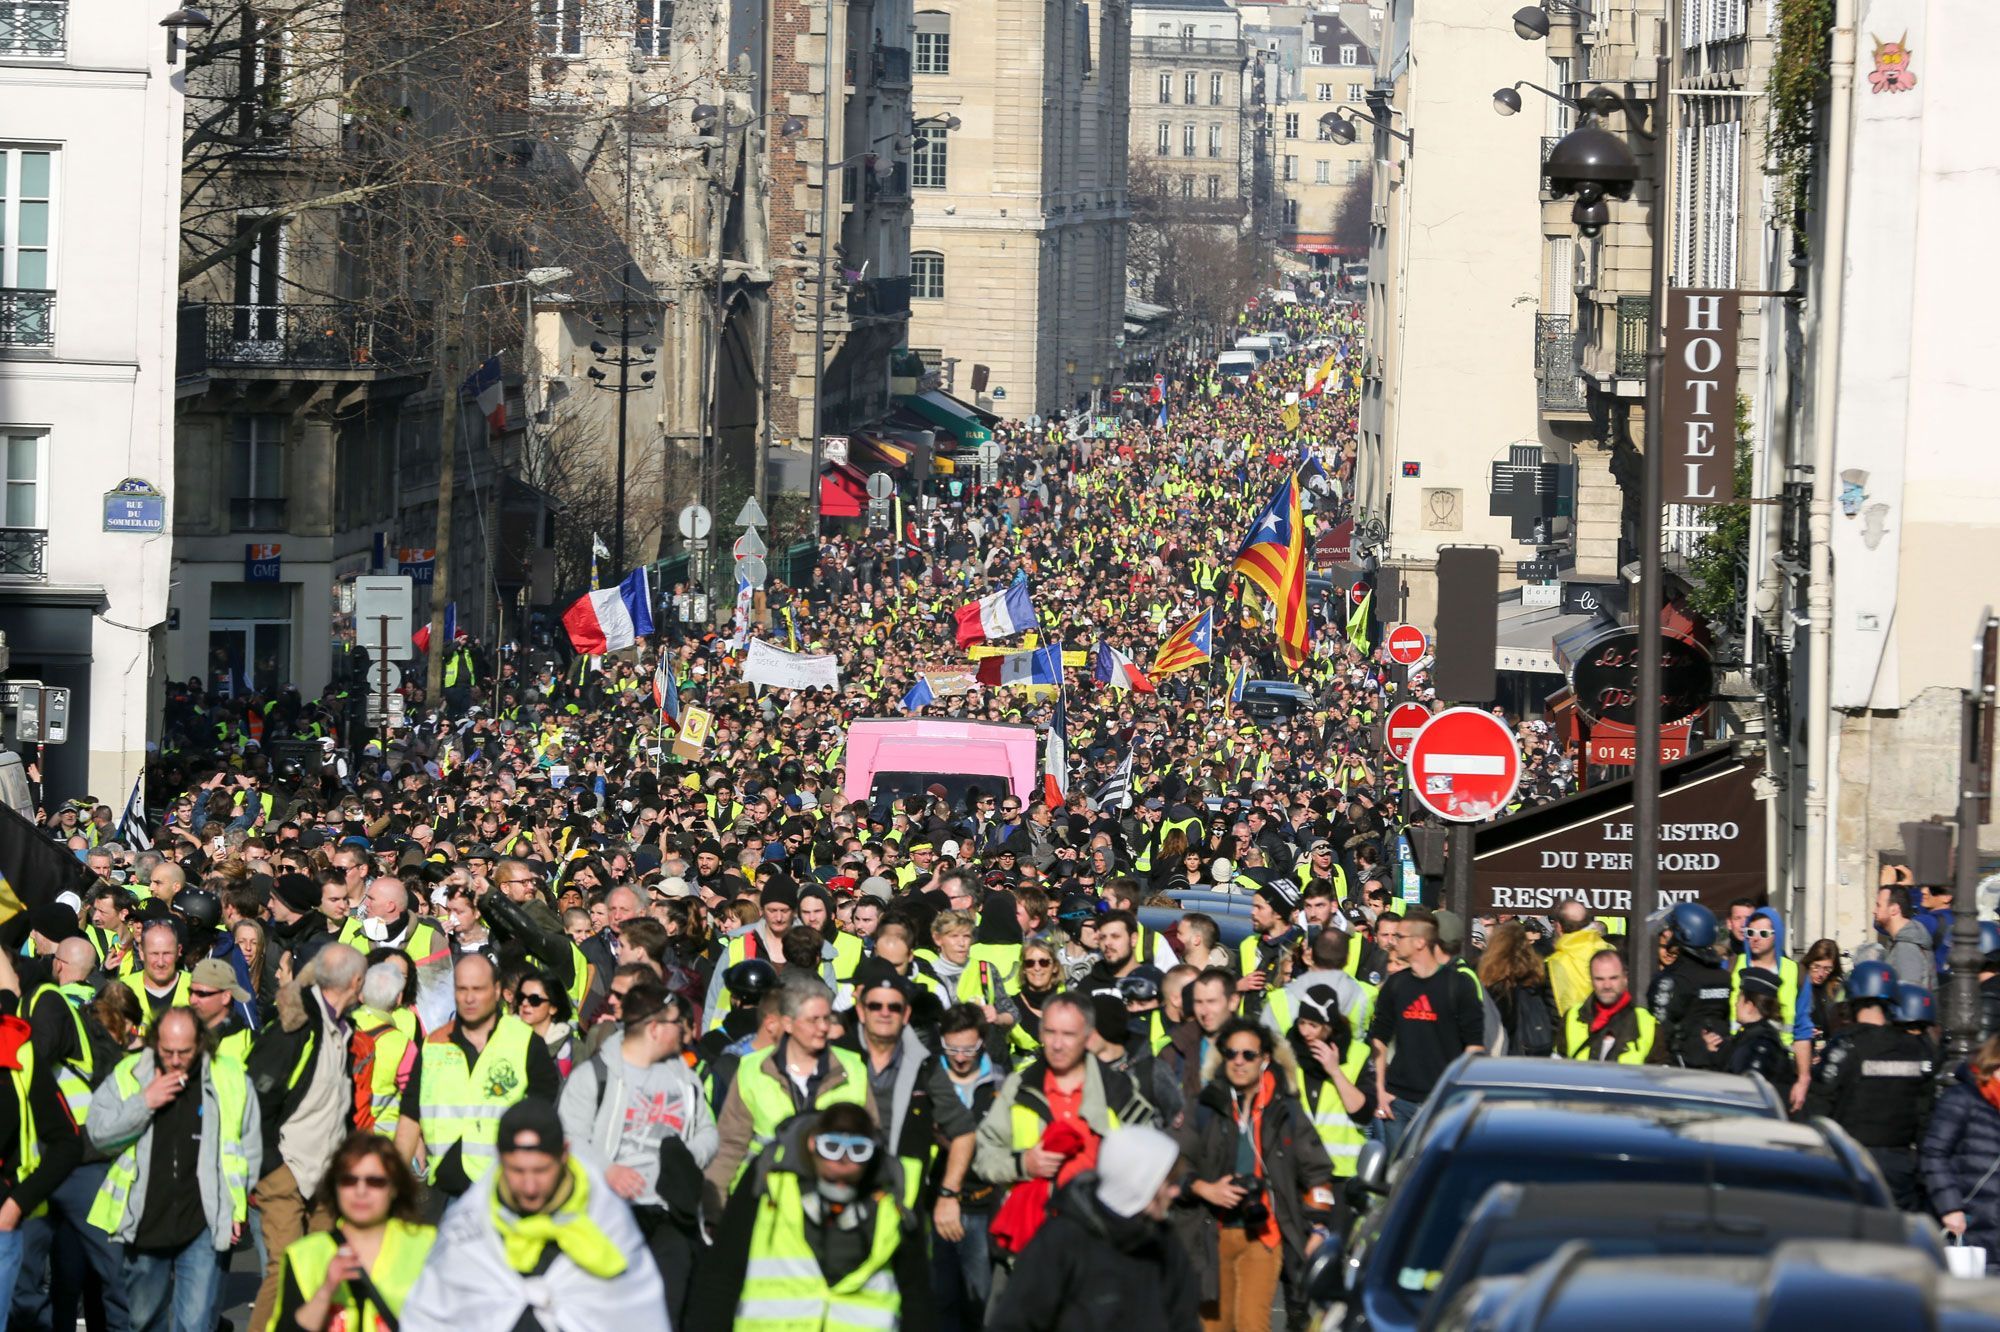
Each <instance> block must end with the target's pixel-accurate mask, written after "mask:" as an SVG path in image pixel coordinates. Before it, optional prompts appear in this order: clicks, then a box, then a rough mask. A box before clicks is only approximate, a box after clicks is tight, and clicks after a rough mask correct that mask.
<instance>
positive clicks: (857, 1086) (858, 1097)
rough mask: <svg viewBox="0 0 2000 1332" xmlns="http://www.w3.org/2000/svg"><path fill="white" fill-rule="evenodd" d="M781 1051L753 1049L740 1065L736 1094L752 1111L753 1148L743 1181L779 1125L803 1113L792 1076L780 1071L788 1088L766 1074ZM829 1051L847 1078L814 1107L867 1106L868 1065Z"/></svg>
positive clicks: (855, 1056) (738, 1173) (844, 1053)
mask: <svg viewBox="0 0 2000 1332" xmlns="http://www.w3.org/2000/svg"><path fill="white" fill-rule="evenodd" d="M777 1048H778V1047H777V1046H775V1045H767V1046H765V1047H764V1048H763V1049H761V1050H753V1051H751V1052H750V1053H749V1054H747V1055H744V1056H743V1058H742V1060H741V1062H739V1063H738V1064H737V1065H736V1095H737V1096H738V1097H739V1098H741V1099H742V1101H743V1108H744V1109H745V1110H748V1111H749V1112H750V1149H749V1150H748V1151H747V1152H745V1153H744V1154H743V1164H742V1165H739V1166H738V1167H736V1179H739V1180H740V1179H742V1178H743V1172H744V1171H745V1170H747V1169H749V1167H750V1163H751V1162H752V1161H754V1160H756V1159H757V1157H758V1156H759V1155H760V1154H761V1153H762V1152H763V1150H764V1149H765V1148H766V1147H768V1146H770V1145H771V1143H772V1141H773V1140H774V1139H775V1138H776V1137H777V1134H778V1126H779V1125H780V1124H782V1123H784V1122H785V1121H786V1120H788V1119H790V1118H791V1117H792V1116H793V1115H795V1114H797V1113H798V1111H799V1108H798V1107H797V1106H795V1105H793V1104H792V1098H791V1096H790V1094H789V1093H788V1092H787V1091H786V1088H787V1087H789V1086H790V1085H791V1078H790V1075H789V1074H787V1073H786V1072H785V1071H784V1070H783V1069H780V1070H778V1074H779V1077H782V1078H784V1079H785V1085H784V1086H780V1085H779V1084H778V1081H777V1079H776V1078H773V1077H771V1076H770V1074H768V1073H767V1072H765V1069H764V1066H765V1065H766V1064H768V1063H770V1062H771V1053H772V1051H774V1050H776V1049H777ZM826 1052H827V1054H828V1055H829V1056H831V1057H832V1059H833V1062H834V1063H836V1064H838V1065H839V1066H840V1067H841V1069H842V1070H843V1071H844V1072H845V1073H846V1075H847V1076H846V1079H845V1080H844V1081H842V1082H841V1083H840V1084H839V1085H838V1086H835V1087H822V1088H821V1089H820V1091H819V1094H818V1095H817V1096H815V1097H813V1103H812V1107H811V1108H812V1109H814V1110H824V1109H826V1108H827V1107H828V1106H830V1105H861V1106H865V1105H867V1104H868V1065H867V1064H866V1063H864V1062H863V1061H862V1058H861V1056H860V1055H858V1054H855V1053H854V1052H853V1051H851V1050H842V1049H840V1048H838V1047H836V1046H831V1045H830V1046H828V1047H827V1050H826ZM730 1187H731V1188H734V1187H735V1180H732V1181H730Z"/></svg>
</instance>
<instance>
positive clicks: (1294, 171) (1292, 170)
mask: <svg viewBox="0 0 2000 1332" xmlns="http://www.w3.org/2000/svg"><path fill="white" fill-rule="evenodd" d="M1298 178H1299V159H1298V158H1296V157H1293V156H1291V155H1289V154H1287V155H1286V157H1285V179H1286V180H1297V179H1298Z"/></svg>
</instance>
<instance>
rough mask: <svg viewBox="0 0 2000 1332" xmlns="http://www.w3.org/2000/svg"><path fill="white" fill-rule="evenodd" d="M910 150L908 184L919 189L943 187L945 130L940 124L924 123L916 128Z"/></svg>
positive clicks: (938, 188) (939, 188)
mask: <svg viewBox="0 0 2000 1332" xmlns="http://www.w3.org/2000/svg"><path fill="white" fill-rule="evenodd" d="M915 137H916V142H915V144H914V145H913V147H912V148H911V151H910V185H911V187H912V188H913V189H919V190H941V189H943V188H944V187H945V131H944V126H942V125H925V126H922V127H921V128H919V129H918V130H917V133H916V136H915Z"/></svg>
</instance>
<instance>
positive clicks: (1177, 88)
mask: <svg viewBox="0 0 2000 1332" xmlns="http://www.w3.org/2000/svg"><path fill="white" fill-rule="evenodd" d="M1241 27H1242V24H1241V20H1240V19H1239V17H1238V15H1237V13H1236V11H1235V10H1234V9H1232V8H1230V7H1229V6H1228V5H1227V4H1225V3H1223V0H1140V2H1139V3H1135V4H1134V5H1133V6H1132V137H1131V140H1130V142H1131V155H1132V160H1133V161H1134V162H1138V161H1141V160H1142V159H1143V160H1144V162H1145V166H1144V167H1143V168H1142V170H1143V171H1144V172H1145V173H1146V175H1147V176H1148V177H1149V179H1150V183H1151V185H1152V188H1154V189H1157V190H1161V191H1163V192H1165V193H1166V194H1168V195H1169V196H1170V197H1174V198H1178V199H1179V200H1180V201H1181V204H1180V207H1182V208H1184V209H1186V210H1187V212H1188V213H1189V215H1191V216H1212V217H1213V218H1214V219H1215V220H1216V221H1217V222H1218V224H1234V223H1236V222H1237V221H1239V220H1240V219H1241V218H1242V215H1243V212H1244V210H1245V207H1246V200H1247V198H1248V192H1249V186H1250V180H1249V172H1248V161H1247V158H1246V153H1245V150H1246V148H1247V147H1248V145H1249V142H1250V134H1249V126H1248V123H1247V120H1246V111H1247V110H1248V108H1247V106H1246V105H1245V96H1244V93H1245V87H1244V60H1245V46H1244V43H1243V39H1242V33H1241ZM1196 210H1200V211H1199V212H1197V211H1196Z"/></svg>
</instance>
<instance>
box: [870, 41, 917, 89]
mask: <svg viewBox="0 0 2000 1332" xmlns="http://www.w3.org/2000/svg"><path fill="white" fill-rule="evenodd" d="M875 86H876V87H878V88H907V87H909V86H910V49H909V48H908V47H907V46H878V47H876V48H875Z"/></svg>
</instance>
